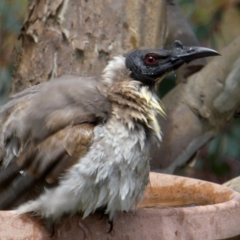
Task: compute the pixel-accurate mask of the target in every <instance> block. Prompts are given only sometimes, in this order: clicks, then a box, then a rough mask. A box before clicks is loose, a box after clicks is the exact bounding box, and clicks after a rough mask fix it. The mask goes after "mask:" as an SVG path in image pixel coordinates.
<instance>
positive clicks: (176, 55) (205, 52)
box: [169, 41, 220, 70]
mask: <svg viewBox="0 0 240 240" xmlns="http://www.w3.org/2000/svg"><path fill="white" fill-rule="evenodd" d="M217 55H220V54H219V53H218V52H217V51H215V50H213V49H211V48H206V47H186V46H183V45H182V43H181V42H180V41H175V43H174V47H173V50H172V54H171V57H170V58H169V65H170V66H171V67H172V69H173V70H174V69H177V68H178V67H180V66H181V65H182V64H184V63H188V62H190V61H193V60H195V59H198V58H204V57H211V56H217Z"/></svg>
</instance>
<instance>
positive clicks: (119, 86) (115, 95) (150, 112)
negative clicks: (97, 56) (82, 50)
mask: <svg viewBox="0 0 240 240" xmlns="http://www.w3.org/2000/svg"><path fill="white" fill-rule="evenodd" d="M101 81H102V83H103V84H104V88H103V89H104V95H105V96H106V97H107V98H108V99H109V101H110V102H111V103H112V114H113V116H114V117H115V118H117V119H119V120H121V121H122V122H123V123H124V124H126V125H127V126H128V127H129V129H132V128H134V126H136V123H137V124H139V123H140V124H142V125H144V126H145V127H146V128H147V129H149V130H150V131H151V132H153V134H154V135H155V136H156V137H157V140H159V141H160V140H161V130H160V126H159V124H158V121H157V115H158V114H160V115H162V116H165V113H164V110H163V107H162V104H161V102H160V100H159V98H158V97H157V95H156V94H155V92H154V91H152V90H151V89H149V87H148V86H145V85H143V84H142V83H141V82H140V81H136V80H133V79H132V78H131V76H130V71H129V70H128V69H126V66H125V58H123V57H115V59H114V60H113V61H111V62H110V63H109V64H108V66H107V67H106V68H105V70H104V72H103V75H102V79H101Z"/></svg>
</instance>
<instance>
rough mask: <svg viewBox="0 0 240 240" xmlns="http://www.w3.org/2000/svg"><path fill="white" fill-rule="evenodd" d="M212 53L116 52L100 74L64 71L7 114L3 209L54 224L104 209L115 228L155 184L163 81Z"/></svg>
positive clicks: (1, 140)
mask: <svg viewBox="0 0 240 240" xmlns="http://www.w3.org/2000/svg"><path fill="white" fill-rule="evenodd" d="M217 55H219V53H218V52H217V51H215V50H213V49H210V48H206V47H200V46H191V47H190V46H184V45H183V44H182V43H181V42H180V41H178V40H176V41H175V42H174V44H173V46H172V47H171V48H169V49H143V50H135V51H132V52H130V53H129V54H126V55H120V56H115V57H114V58H113V59H112V60H110V61H109V62H108V64H107V66H106V67H105V69H104V70H103V72H102V74H101V75H100V76H97V77H79V76H73V75H63V76H60V77H57V78H54V79H52V80H50V81H48V82H44V83H41V84H39V85H35V86H32V87H30V88H27V89H25V90H23V91H22V92H19V93H16V94H15V95H13V96H12V97H11V99H10V101H9V102H8V103H6V104H5V105H3V106H2V107H1V108H0V168H1V170H0V209H14V212H15V213H17V214H23V213H34V214H35V215H37V216H39V217H40V218H41V219H45V220H47V221H49V222H51V223H55V222H56V221H58V220H59V219H60V218H61V217H62V216H63V215H65V214H76V213H78V212H80V213H81V214H82V217H83V218H86V217H87V216H89V215H90V214H92V213H94V212H95V211H97V210H98V209H103V210H102V211H103V213H104V214H106V215H107V216H108V219H109V223H110V225H111V226H110V228H112V221H113V218H114V215H115V214H116V212H123V211H125V212H128V211H129V210H130V209H131V208H132V207H134V206H136V205H137V203H138V202H139V201H140V200H141V199H142V197H143V195H144V191H145V189H146V186H147V185H148V183H149V168H150V167H149V161H150V157H149V149H150V147H151V143H152V142H153V141H156V142H157V143H159V144H160V143H161V141H162V134H161V128H160V126H159V123H158V121H157V116H158V115H161V116H162V117H165V111H164V106H163V105H162V103H161V101H160V99H159V97H158V95H157V93H156V89H157V88H158V85H159V83H160V82H161V80H162V79H163V78H164V77H165V76H166V75H167V74H169V72H171V71H174V70H176V69H177V68H179V67H180V66H182V65H183V64H185V63H188V62H190V61H192V60H194V59H198V58H202V57H208V56H217Z"/></svg>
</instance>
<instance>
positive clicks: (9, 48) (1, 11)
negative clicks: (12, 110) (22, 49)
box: [0, 0, 27, 105]
mask: <svg viewBox="0 0 240 240" xmlns="http://www.w3.org/2000/svg"><path fill="white" fill-rule="evenodd" d="M26 10H27V0H21V1H17V0H1V1H0V56H1V57H0V105H1V104H3V103H4V102H5V101H6V100H7V96H8V93H9V89H10V84H11V76H12V72H13V58H14V49H13V47H16V48H17V47H18V44H19V42H18V41H17V37H18V34H19V32H20V29H21V26H22V23H23V20H24V16H25V13H26Z"/></svg>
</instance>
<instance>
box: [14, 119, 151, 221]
mask: <svg viewBox="0 0 240 240" xmlns="http://www.w3.org/2000/svg"><path fill="white" fill-rule="evenodd" d="M113 121H114V124H113ZM148 147H149V146H148V143H147V139H146V135H145V130H144V128H143V127H142V126H140V125H139V126H136V127H135V128H134V129H132V130H129V129H128V128H127V126H126V125H124V124H122V123H121V121H120V120H117V119H113V118H112V119H110V120H109V121H108V122H107V124H105V125H104V126H97V127H95V129H94V140H93V144H92V146H91V148H90V149H89V151H88V153H87V154H86V155H85V156H84V157H83V158H81V159H80V160H79V162H78V163H77V164H75V165H74V166H73V167H72V168H70V169H69V171H68V173H67V174H66V175H65V176H64V178H63V179H61V181H60V183H59V185H58V186H57V187H55V188H53V189H50V190H46V191H45V192H44V193H43V194H42V195H41V196H40V197H39V198H38V199H36V200H34V201H31V202H28V203H26V204H24V205H21V206H20V207H19V209H18V210H17V211H18V212H19V213H24V212H32V211H33V212H36V213H37V214H39V215H40V216H42V217H47V218H51V219H52V220H56V219H57V218H59V217H61V215H62V214H64V213H74V212H77V211H80V212H83V217H86V216H88V215H89V214H90V213H92V212H94V211H95V210H96V209H97V208H99V207H106V213H108V214H109V218H110V219H112V217H113V215H114V213H115V212H116V211H128V210H129V209H130V208H131V207H132V206H133V205H134V204H135V203H137V202H138V201H139V200H140V198H141V197H142V195H143V193H144V190H145V187H146V185H147V184H148V174H149V162H148V161H149V158H148Z"/></svg>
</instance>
